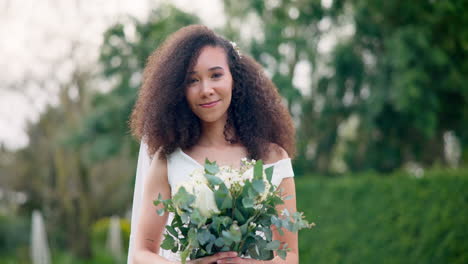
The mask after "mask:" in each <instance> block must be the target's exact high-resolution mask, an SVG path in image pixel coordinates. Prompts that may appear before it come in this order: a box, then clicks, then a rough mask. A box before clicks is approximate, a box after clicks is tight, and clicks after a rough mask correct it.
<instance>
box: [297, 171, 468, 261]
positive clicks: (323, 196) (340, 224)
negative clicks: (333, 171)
mask: <svg viewBox="0 0 468 264" xmlns="http://www.w3.org/2000/svg"><path fill="white" fill-rule="evenodd" d="M360 176H361V177H355V176H345V177H339V178H334V179H330V178H321V177H304V178H301V179H297V184H296V186H297V197H298V200H297V201H298V210H301V211H304V214H305V215H307V217H308V220H309V221H313V222H315V224H316V225H317V226H316V227H314V228H313V229H311V230H306V231H301V233H300V234H299V247H300V260H301V263H326V264H332V263H460V264H461V263H467V261H468V253H467V252H468V229H467V228H466V223H467V221H468V209H467V208H468V193H467V192H466V190H467V189H468V171H467V170H459V171H434V172H428V173H426V174H425V176H424V177H422V178H416V177H414V176H412V175H408V174H406V173H397V174H396V175H391V176H389V177H386V178H382V177H380V176H379V175H378V174H367V175H360Z"/></svg>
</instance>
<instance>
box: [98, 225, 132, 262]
mask: <svg viewBox="0 0 468 264" xmlns="http://www.w3.org/2000/svg"><path fill="white" fill-rule="evenodd" d="M119 221H120V235H121V238H122V250H123V252H122V253H126V252H127V249H128V245H129V239H130V221H128V220H126V219H119ZM109 225H110V218H109V217H106V218H102V219H99V220H98V221H97V222H96V223H94V224H93V226H92V228H91V241H92V247H93V249H94V256H97V255H100V254H102V253H104V254H105V255H109V253H108V252H107V251H108V250H107V249H106V243H107V237H108V234H109ZM125 260H126V258H125Z"/></svg>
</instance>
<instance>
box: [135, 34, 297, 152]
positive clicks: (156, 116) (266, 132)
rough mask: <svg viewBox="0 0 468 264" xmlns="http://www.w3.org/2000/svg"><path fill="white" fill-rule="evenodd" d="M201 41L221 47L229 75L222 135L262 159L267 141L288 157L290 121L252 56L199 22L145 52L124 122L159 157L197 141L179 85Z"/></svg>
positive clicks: (184, 82)
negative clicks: (230, 81)
mask: <svg viewBox="0 0 468 264" xmlns="http://www.w3.org/2000/svg"><path fill="white" fill-rule="evenodd" d="M205 46H214V47H221V48H223V49H224V50H225V52H226V55H227V59H228V65H229V69H230V71H231V74H232V79H233V89H232V100H231V104H230V106H229V109H228V119H227V120H228V121H227V123H226V126H225V129H224V131H225V132H224V136H225V138H226V140H228V141H230V142H237V143H240V144H242V145H244V146H245V147H246V148H247V151H248V153H249V156H250V158H253V159H262V158H263V159H264V158H266V153H267V152H268V151H271V148H270V146H272V145H271V144H270V143H274V144H276V145H273V146H281V147H282V148H284V149H285V150H286V152H287V153H288V155H289V156H290V157H293V156H294V151H295V148H294V145H295V142H294V133H295V131H294V126H293V122H292V120H291V116H290V115H289V112H288V111H287V109H286V108H285V107H284V105H283V103H282V100H281V96H280V95H279V93H278V89H277V88H276V86H275V85H274V84H273V82H272V81H271V80H270V79H269V78H268V77H267V76H266V75H265V72H264V70H263V68H262V67H261V66H260V65H259V64H258V63H257V62H256V61H255V60H254V59H252V58H251V57H249V56H247V55H245V54H242V55H240V54H239V53H238V51H236V49H235V48H234V47H233V45H232V44H231V43H230V42H229V41H227V40H226V39H224V38H223V37H221V36H219V35H217V34H215V33H214V32H213V31H212V30H210V29H208V28H207V27H205V26H201V25H190V26H187V27H183V28H181V29H179V30H178V31H176V32H175V33H173V34H172V35H170V36H169V37H168V38H167V39H166V41H165V42H164V43H163V44H162V45H161V46H160V47H159V48H157V49H156V50H155V51H154V52H153V54H151V55H150V56H149V58H148V61H147V65H146V67H145V70H144V73H143V83H142V87H141V89H140V92H139V95H138V99H137V102H136V104H135V107H134V109H133V112H132V114H131V118H130V122H129V123H130V128H131V131H132V134H133V135H134V136H135V137H136V138H137V139H139V140H142V139H144V140H145V142H146V143H147V144H148V147H149V153H150V154H151V155H154V153H155V152H156V151H157V150H158V149H160V150H161V151H160V155H159V158H161V159H164V158H165V157H166V155H168V154H170V153H172V152H173V151H174V150H176V149H177V148H178V147H180V148H182V149H184V148H190V147H192V146H194V145H195V144H196V143H197V142H198V139H199V138H200V135H201V121H200V119H199V118H198V117H197V116H196V115H195V114H194V113H193V112H192V111H191V109H190V107H189V105H188V103H187V101H186V97H185V90H186V87H187V82H188V72H189V71H190V70H191V68H193V67H194V64H195V62H196V60H197V58H198V55H199V54H200V50H201V49H202V48H203V47H205ZM230 135H233V136H230Z"/></svg>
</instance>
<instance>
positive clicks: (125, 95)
mask: <svg viewBox="0 0 468 264" xmlns="http://www.w3.org/2000/svg"><path fill="white" fill-rule="evenodd" d="M198 22H199V20H198V18H196V17H194V16H191V15H189V14H186V13H183V12H182V11H180V10H178V9H176V8H174V7H172V6H161V7H160V8H158V9H156V10H155V11H154V12H153V13H151V15H150V17H149V19H148V21H144V22H140V21H138V20H136V19H133V18H128V21H125V23H123V22H122V23H117V24H115V25H113V26H112V27H110V28H109V29H108V30H107V31H106V32H105V33H104V42H103V44H102V46H101V52H100V58H99V60H100V62H101V65H102V73H103V75H104V77H105V78H107V79H109V80H111V81H112V82H113V84H114V85H113V87H112V90H111V91H110V92H108V93H100V94H96V95H95V96H94V97H93V98H92V109H93V111H91V112H90V114H89V115H87V116H86V117H85V118H84V120H83V122H82V124H81V126H80V129H79V130H78V131H77V133H75V134H74V135H73V136H72V139H71V140H72V142H74V143H75V144H76V145H77V146H80V145H87V146H89V147H90V151H89V153H88V158H89V159H90V160H91V161H92V162H94V163H98V162H100V161H101V160H105V159H109V158H110V157H113V156H114V155H116V153H118V152H119V151H121V149H122V147H123V146H130V148H131V156H132V157H136V156H137V152H138V147H139V142H138V144H137V142H135V141H134V140H132V138H131V136H130V135H129V128H128V120H129V116H130V113H131V111H132V109H133V105H134V104H135V100H136V97H137V95H138V88H139V87H140V84H141V78H142V73H143V68H144V66H145V63H146V59H147V58H148V56H149V55H150V54H151V53H152V52H153V51H154V49H155V48H156V47H158V46H159V45H160V44H161V43H162V41H163V40H164V39H165V38H166V37H167V36H168V35H169V34H170V33H173V32H174V31H176V30H177V29H179V28H181V27H183V26H186V25H189V24H194V23H198ZM117 142H118V144H117Z"/></svg>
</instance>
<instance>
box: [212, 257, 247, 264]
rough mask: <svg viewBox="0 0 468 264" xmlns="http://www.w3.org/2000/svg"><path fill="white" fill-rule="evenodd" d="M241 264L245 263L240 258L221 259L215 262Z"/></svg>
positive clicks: (219, 263) (217, 263)
mask: <svg viewBox="0 0 468 264" xmlns="http://www.w3.org/2000/svg"><path fill="white" fill-rule="evenodd" d="M241 263H247V262H244V259H243V258H240V257H234V258H223V259H219V260H218V261H217V262H216V264H241Z"/></svg>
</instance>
